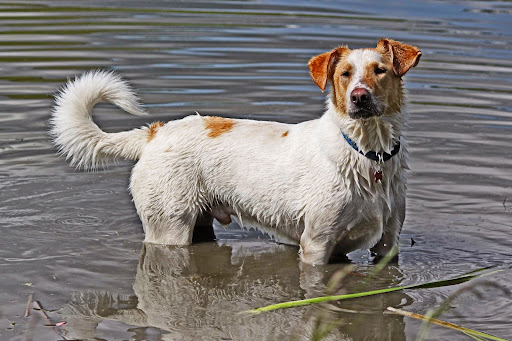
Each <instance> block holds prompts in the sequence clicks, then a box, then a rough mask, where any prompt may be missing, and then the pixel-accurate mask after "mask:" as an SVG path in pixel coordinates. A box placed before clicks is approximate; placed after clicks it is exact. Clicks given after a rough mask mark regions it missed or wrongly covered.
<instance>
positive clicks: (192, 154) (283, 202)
mask: <svg viewBox="0 0 512 341" xmlns="http://www.w3.org/2000/svg"><path fill="white" fill-rule="evenodd" d="M420 57H421V51H420V50H419V49H418V48H417V47H414V46H411V45H408V44H404V43H401V42H397V41H394V40H392V39H381V40H380V41H379V42H378V44H377V46H376V47H375V48H366V49H355V50H351V49H350V48H349V47H347V46H341V47H337V48H335V49H333V50H332V51H329V52H326V53H323V54H320V55H318V56H315V57H312V58H311V60H310V61H309V63H308V66H309V72H310V75H311V78H312V80H313V81H314V82H315V84H316V85H317V86H318V87H319V88H320V89H321V90H322V91H324V90H325V89H326V86H327V82H329V83H330V84H331V90H330V92H329V94H328V96H327V109H326V111H325V113H324V114H323V115H322V116H321V117H320V118H318V119H314V120H311V121H306V122H302V123H299V124H295V125H292V124H284V123H277V122H263V121H253V120H245V119H230V118H222V117H215V116H200V115H199V114H198V115H192V116H188V117H185V118H183V119H181V120H174V121H170V122H168V123H165V124H164V123H162V122H155V123H153V124H151V125H149V126H144V127H141V128H136V129H133V130H130V131H124V132H119V133H106V132H104V131H102V130H101V129H100V128H99V127H98V126H97V125H96V124H95V123H94V122H93V120H92V108H93V107H94V105H95V104H96V103H98V102H100V101H107V102H110V103H113V104H115V105H117V106H118V107H119V108H121V109H123V110H124V111H126V112H128V113H130V114H133V115H146V112H145V111H144V110H143V109H142V107H141V105H140V103H139V99H138V97H137V96H136V95H135V94H134V92H133V91H132V90H131V88H130V86H129V85H128V84H127V83H126V82H125V81H124V80H122V79H121V78H120V77H119V76H118V75H116V74H115V73H112V72H105V71H93V72H89V73H86V74H84V75H82V76H79V77H77V78H75V80H73V81H68V83H67V84H66V85H65V86H64V87H63V88H62V89H61V91H60V92H59V93H58V94H57V95H56V98H55V106H54V108H53V110H52V117H51V119H50V126H51V128H50V134H51V136H52V137H53V141H54V143H55V145H56V146H57V148H58V149H59V151H60V153H61V154H63V155H65V156H66V158H67V159H69V160H70V163H71V164H72V165H74V166H76V167H77V168H83V169H90V168H97V167H101V166H105V165H106V162H107V161H108V160H109V159H112V158H118V157H121V158H125V159H129V160H137V163H136V164H135V166H134V167H133V170H132V174H131V181H130V191H131V194H132V196H133V201H134V203H135V207H136V209H137V212H138V214H139V217H140V219H141V221H142V225H143V228H144V231H145V242H149V243H157V244H169V245H188V244H190V243H191V242H192V238H193V235H194V229H196V232H197V231H198V229H202V228H204V226H207V225H211V222H212V221H213V218H216V219H217V220H218V221H219V222H220V223H221V224H229V223H230V222H231V219H232V218H233V219H237V220H238V222H239V223H240V224H241V225H245V226H252V227H256V228H258V229H260V230H261V231H264V232H267V233H269V234H270V235H271V236H273V237H274V238H275V240H276V241H277V242H281V243H285V244H293V245H298V246H300V248H299V254H300V260H301V261H302V262H304V263H309V264H325V263H328V262H329V260H330V259H333V258H335V257H337V256H339V255H345V254H347V253H349V252H351V251H354V250H356V249H371V251H372V252H373V253H374V254H375V255H377V256H380V257H382V256H384V255H386V254H388V252H390V250H392V249H394V248H395V247H396V246H397V243H398V238H399V234H400V231H401V229H402V224H403V221H404V219H405V206H406V204H405V196H406V170H407V169H408V167H407V150H406V149H407V145H406V143H405V140H404V136H402V131H403V129H404V125H405V123H406V120H407V114H406V112H405V108H404V107H405V104H404V100H405V99H404V92H403V84H402V83H403V82H402V77H403V76H404V75H405V74H406V72H407V71H408V70H409V69H410V68H412V67H413V66H416V65H417V64H418V62H419V60H420ZM196 225H197V226H196ZM195 226H196V227H195Z"/></svg>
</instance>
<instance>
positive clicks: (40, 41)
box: [0, 0, 512, 341]
mask: <svg viewBox="0 0 512 341" xmlns="http://www.w3.org/2000/svg"><path fill="white" fill-rule="evenodd" d="M511 13H512V5H511V3H510V2H505V1H504V2H501V1H487V2H484V1H415V0H413V1H408V2H407V5H406V6H404V5H403V4H399V3H391V4H390V3H388V2H383V1H343V2H340V1H315V2H305V1H208V2H200V1H187V2H178V1H151V2H141V1H18V2H14V1H13V2H2V3H0V47H1V49H0V62H1V64H0V67H1V73H0V95H1V103H2V110H1V113H0V188H1V191H0V229H1V232H2V238H1V239H0V339H2V340H4V339H6V340H7V339H12V340H30V339H33V340H43V341H44V340H57V339H68V340H69V339H92V340H103V339H106V340H114V339H122V340H198V339H199V340H203V339H211V340H283V339H290V340H308V339H311V335H312V334H313V333H314V331H315V330H316V331H318V330H319V329H321V328H323V327H325V326H326V325H328V324H329V323H331V322H333V323H334V324H335V328H334V329H333V331H332V333H331V334H330V335H329V336H328V337H327V338H326V339H328V340H329V339H333V340H345V339H346V340H363V339H368V340H414V339H415V337H416V335H417V333H418V331H419V330H420V323H419V322H417V321H414V320H410V319H407V318H406V319H404V318H402V317H398V316H393V315H386V314H383V312H384V310H385V309H386V307H388V306H393V307H398V308H401V309H405V310H408V311H412V312H416V313H420V314H424V313H426V312H427V310H428V309H431V308H435V307H437V306H438V305H439V304H440V303H441V302H443V301H444V300H445V299H446V298H447V297H448V296H449V295H451V294H452V293H454V292H455V291H456V290H458V289H460V287H461V286H457V287H449V288H448V287H446V288H437V289H425V290H418V291H405V292H398V293H393V294H388V295H382V296H374V297H371V298H365V299H359V300H354V301H346V302H342V303H333V304H326V305H324V306H321V307H309V308H298V309H290V310H285V311H277V312H271V313H267V314H262V315H258V316H256V317H252V318H244V317H240V316H239V315H237V314H236V313H237V312H239V311H242V310H246V309H250V308H253V307H257V306H261V305H266V304H270V303H275V302H280V301H285V300H296V299H302V298H305V297H314V296H317V295H320V294H323V293H324V291H325V285H326V284H327V282H328V279H329V278H330V276H331V275H332V274H333V273H334V272H335V271H336V270H338V269H340V268H341V267H343V265H339V264H332V265H328V266H326V267H319V268H311V267H308V266H301V265H300V264H299V262H298V260H297V249H296V248H293V247H288V246H283V245H277V244H275V243H273V242H272V241H270V240H268V238H266V237H265V236H262V235H259V234H257V233H255V232H253V231H244V230H240V229H236V228H232V229H228V230H223V229H222V228H219V229H218V230H217V231H216V232H217V238H218V240H217V241H216V242H214V243H203V244H197V245H193V246H190V247H186V248H175V247H158V246H151V245H145V246H144V245H143V244H142V242H141V241H142V240H143V234H142V227H141V223H140V221H139V219H138V217H137V215H136V212H135V209H134V207H133V204H132V203H131V198H130V196H129V194H128V191H127V186H128V178H129V173H130V169H131V167H132V164H130V163H128V162H120V163H119V164H118V165H117V166H116V167H111V168H110V169H108V170H106V171H97V172H93V173H84V172H79V171H75V170H73V169H72V168H70V167H69V166H68V164H67V163H66V162H65V161H64V160H63V159H62V158H59V157H57V156H56V154H55V150H54V149H53V147H52V146H51V145H50V143H49V141H48V136H47V121H48V117H49V112H50V108H51V105H52V95H53V94H54V93H55V92H56V89H58V87H59V86H60V85H61V84H62V83H63V82H65V81H66V79H68V78H70V77H73V76H74V75H76V74H79V73H82V72H84V71H85V70H90V69H97V68H107V69H113V70H117V71H119V72H120V73H121V74H122V75H123V76H124V77H125V78H127V79H128V80H130V81H131V82H132V83H133V84H134V87H135V88H137V89H138V91H139V93H140V94H141V96H142V98H143V100H144V102H145V103H146V104H147V108H148V110H149V111H150V113H151V115H152V117H151V118H140V117H131V116H129V115H126V114H123V113H122V112H119V111H118V110H116V109H115V108H113V107H111V106H108V105H102V106H99V107H98V110H97V111H98V113H100V112H101V114H98V115H96V120H97V122H99V124H100V125H101V126H102V127H103V128H104V129H106V130H107V131H121V130H127V129H131V128H132V127H135V126H140V125H143V124H146V123H150V122H151V121H153V120H162V121H165V120H171V119H177V118H181V117H184V116H186V115H190V114H193V113H194V112H195V111H198V112H200V113H202V114H216V115H222V116H225V117H239V118H252V119H259V120H277V121H281V122H288V123H294V122H300V121H304V120H308V119H313V118H317V117H319V115H321V113H322V111H323V105H324V104H323V102H324V94H322V93H321V92H320V91H319V90H318V88H317V87H316V85H315V84H314V83H313V82H312V81H311V80H310V78H309V75H308V70H307V66H306V64H307V61H308V60H309V58H310V57H311V56H313V55H315V54H318V53H322V52H324V51H327V50H330V49H332V48H333V47H335V46H338V45H341V44H348V45H350V46H351V47H353V48H359V47H369V46H375V44H376V42H377V41H378V39H379V38H381V37H383V36H385V37H390V38H393V39H395V40H401V41H405V42H407V43H410V44H413V45H416V46H419V47H420V48H421V50H422V51H423V57H422V60H421V62H420V64H419V65H418V67H416V68H415V69H413V70H411V72H410V73H409V74H408V75H407V76H406V86H407V89H408V92H409V101H410V105H409V112H410V128H409V131H408V133H407V139H408V142H409V145H410V152H411V171H410V180H409V192H408V202H407V204H408V208H407V218H406V222H405V226H404V229H403V232H402V236H401V239H400V245H401V250H400V260H399V263H398V264H394V265H389V266H388V267H386V268H385V270H384V271H383V272H381V274H380V275H379V277H378V278H377V279H375V280H373V281H372V282H371V284H369V285H368V286H367V289H376V288H382V287H388V286H394V285H399V284H410V283H418V282H421V281H429V280H435V279H441V278H446V277H450V276H453V275H457V274H461V273H464V272H467V271H470V270H474V269H477V268H481V267H486V266H503V267H505V268H507V267H508V266H509V265H510V264H511V263H512V241H511V239H510V231H511V230H512V189H511V185H512V180H511V178H512V171H511V169H512V161H511V160H512V148H511V146H512V144H511V134H512V112H511V111H512V106H511V103H512V90H511V89H512V87H511V85H512V44H511V43H512V39H511V35H512V24H511V20H510V14H511ZM412 240H414V244H413V243H412ZM411 244H413V245H411ZM350 259H351V262H352V263H353V265H354V271H353V273H352V274H350V275H348V276H347V277H346V278H345V281H344V286H343V288H341V291H343V292H351V291H353V290H356V289H357V288H358V287H359V286H360V282H361V281H362V280H363V279H364V276H366V275H367V274H368V273H369V272H370V271H371V269H372V268H373V264H372V263H371V262H370V261H369V257H368V254H367V253H366V252H355V253H353V254H351V255H350ZM488 280H490V281H492V283H494V284H497V285H499V286H502V287H505V288H508V289H509V290H512V285H511V284H510V283H511V282H512V275H511V273H510V272H507V271H504V272H502V273H500V274H498V275H495V276H493V277H491V278H488ZM30 293H34V298H35V299H37V300H39V301H40V302H41V304H42V305H43V307H44V308H46V309H49V310H51V311H50V312H49V313H48V314H49V316H50V318H51V320H52V322H54V323H55V322H58V321H66V322H67V324H66V325H65V326H64V327H62V328H58V329H53V328H50V327H46V326H44V324H45V323H46V322H47V321H45V320H44V319H42V318H41V317H40V315H39V314H38V312H36V311H32V314H31V317H29V318H24V317H23V315H24V310H25V304H26V301H27V298H28V295H29V294H30ZM511 306H512V299H511V297H509V296H508V295H506V294H504V293H503V292H502V290H501V289H500V288H497V287H491V286H484V287H481V288H480V289H479V294H478V295H477V294H476V293H475V292H469V293H466V294H465V295H463V296H462V297H461V298H460V299H458V300H456V301H454V302H453V303H452V304H451V305H450V307H449V309H448V310H447V311H446V312H445V313H444V314H443V315H442V318H443V319H445V320H448V321H450V322H453V323H456V324H461V325H464V326H466V327H469V328H475V329H478V330H481V331H485V332H489V333H492V334H495V335H498V336H501V337H505V338H509V339H512V322H511V321H512V309H511V308H510V307H511ZM464 337H465V336H464V335H461V334H458V333H457V332H454V331H451V330H447V329H443V328H440V327H433V328H432V330H431V331H430V333H429V339H431V340H455V339H456V340H459V339H460V340H462V339H464Z"/></svg>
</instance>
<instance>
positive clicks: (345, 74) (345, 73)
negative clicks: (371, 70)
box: [341, 71, 350, 77]
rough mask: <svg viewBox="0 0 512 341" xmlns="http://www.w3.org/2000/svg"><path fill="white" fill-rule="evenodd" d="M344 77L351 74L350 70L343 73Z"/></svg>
mask: <svg viewBox="0 0 512 341" xmlns="http://www.w3.org/2000/svg"><path fill="white" fill-rule="evenodd" d="M341 75H342V76H343V77H349V76H350V72H349V71H345V72H343V73H342V74H341Z"/></svg>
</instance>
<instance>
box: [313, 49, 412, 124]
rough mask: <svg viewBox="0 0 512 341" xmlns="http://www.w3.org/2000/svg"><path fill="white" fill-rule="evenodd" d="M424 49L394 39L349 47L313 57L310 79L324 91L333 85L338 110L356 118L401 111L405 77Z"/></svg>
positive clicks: (334, 101)
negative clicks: (372, 46)
mask: <svg viewBox="0 0 512 341" xmlns="http://www.w3.org/2000/svg"><path fill="white" fill-rule="evenodd" d="M420 57H421V51H420V50H419V49H418V48H417V47H414V46H411V45H406V44H402V43H400V42H397V41H394V40H391V39H381V40H380V41H379V43H378V44H377V47H376V48H370V49H357V50H350V49H349V48H348V47H346V46H342V47H338V48H336V49H334V50H332V51H330V52H326V53H323V54H321V55H318V56H315V57H313V58H311V60H310V61H309V63H308V66H309V71H310V74H311V78H313V81H314V82H315V83H316V84H317V85H318V87H319V88H320V89H322V91H324V90H325V87H326V85H327V80H329V81H330V82H331V84H332V87H333V91H332V97H333V98H332V100H333V103H334V105H335V106H336V108H337V110H338V112H339V113H340V114H342V115H344V114H346V115H349V116H350V117H351V118H353V119H366V118H369V117H374V116H381V115H391V114H396V113H400V109H401V107H402V97H403V96H402V76H403V75H404V74H405V73H406V72H407V71H408V70H409V69H410V68H411V67H413V66H416V65H417V64H418V62H419V60H420Z"/></svg>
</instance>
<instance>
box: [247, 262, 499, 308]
mask: <svg viewBox="0 0 512 341" xmlns="http://www.w3.org/2000/svg"><path fill="white" fill-rule="evenodd" d="M499 271H502V270H496V271H492V272H489V273H481V272H480V271H471V272H469V273H466V274H463V275H460V276H457V277H454V278H451V279H446V280H441V281H434V282H429V283H421V284H410V285H404V286H399V287H392V288H384V289H378V290H372V291H363V292H358V293H353V294H344V295H331V296H321V297H314V298H308V299H304V300H298V301H289V302H282V303H277V304H271V305H268V306H265V307H260V308H256V309H251V310H248V311H246V313H250V314H259V313H263V312H266V311H271V310H276V309H286V308H294V307H301V306H305V305H310V304H317V303H322V302H329V301H340V300H347V299H351V298H358V297H365V296H372V295H379V294H385V293H388V292H393V291H398V290H405V289H426V288H438V287H446V286H450V285H456V284H461V283H464V282H467V281H469V280H471V279H473V278H477V277H481V276H488V275H491V274H495V273H497V272H499Z"/></svg>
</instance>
